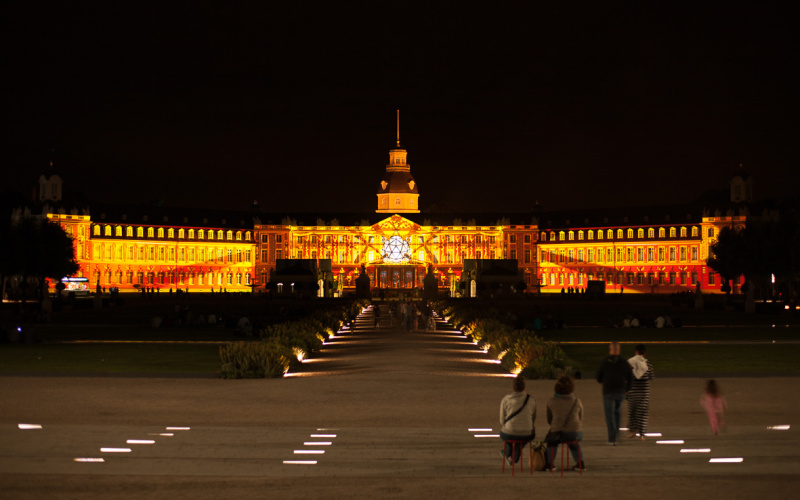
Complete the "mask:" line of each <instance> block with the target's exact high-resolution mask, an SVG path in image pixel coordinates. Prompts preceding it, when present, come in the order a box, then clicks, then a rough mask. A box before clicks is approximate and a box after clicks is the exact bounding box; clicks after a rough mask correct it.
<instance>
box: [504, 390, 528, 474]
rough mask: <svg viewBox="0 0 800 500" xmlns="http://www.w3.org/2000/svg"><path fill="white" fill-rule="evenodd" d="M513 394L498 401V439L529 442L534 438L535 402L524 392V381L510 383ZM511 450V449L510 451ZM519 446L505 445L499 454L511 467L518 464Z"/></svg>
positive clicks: (520, 450) (520, 449)
mask: <svg viewBox="0 0 800 500" xmlns="http://www.w3.org/2000/svg"><path fill="white" fill-rule="evenodd" d="M512 389H513V390H514V392H512V393H511V394H507V395H506V396H505V397H504V398H503V400H502V401H500V425H501V426H502V428H501V429H500V439H502V440H503V441H504V442H505V441H508V440H509V439H513V440H515V441H525V442H530V441H533V439H534V438H535V437H536V427H535V424H536V400H534V399H533V396H531V395H530V394H528V393H527V392H525V379H524V378H522V377H516V378H515V379H514V382H513V383H512ZM512 448H513V449H512ZM521 452H522V447H521V446H512V444H511V443H505V445H504V446H503V450H502V451H501V453H502V454H503V457H504V458H505V459H506V460H507V461H508V463H509V465H511V466H513V465H514V464H515V463H517V462H519V456H520V453H521Z"/></svg>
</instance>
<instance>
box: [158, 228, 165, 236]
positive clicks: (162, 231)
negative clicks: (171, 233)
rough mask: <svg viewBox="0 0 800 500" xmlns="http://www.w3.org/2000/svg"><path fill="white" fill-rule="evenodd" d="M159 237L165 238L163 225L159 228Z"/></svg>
mask: <svg viewBox="0 0 800 500" xmlns="http://www.w3.org/2000/svg"><path fill="white" fill-rule="evenodd" d="M158 237H159V238H163V237H164V228H163V227H160V228H158Z"/></svg>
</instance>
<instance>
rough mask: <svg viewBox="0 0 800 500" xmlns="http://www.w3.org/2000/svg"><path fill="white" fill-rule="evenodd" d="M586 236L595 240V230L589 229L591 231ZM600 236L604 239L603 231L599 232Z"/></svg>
mask: <svg viewBox="0 0 800 500" xmlns="http://www.w3.org/2000/svg"><path fill="white" fill-rule="evenodd" d="M586 237H587V239H590V240H593V239H594V231H592V230H591V229H590V230H589V233H588V234H587V235H586ZM598 237H599V238H600V239H603V233H598Z"/></svg>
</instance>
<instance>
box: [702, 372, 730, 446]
mask: <svg viewBox="0 0 800 500" xmlns="http://www.w3.org/2000/svg"><path fill="white" fill-rule="evenodd" d="M700 404H701V405H702V406H703V408H705V410H706V415H708V423H710V424H711V430H712V431H714V435H715V436H718V435H719V430H720V428H721V427H723V426H724V425H725V410H727V409H728V402H727V401H725V396H723V395H722V391H721V390H720V388H719V384H717V381H716V380H713V379H712V380H709V381H708V382H706V389H705V391H703V395H702V397H700Z"/></svg>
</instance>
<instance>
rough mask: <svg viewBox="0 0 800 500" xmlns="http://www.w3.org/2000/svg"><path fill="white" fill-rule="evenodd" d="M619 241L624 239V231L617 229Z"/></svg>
mask: <svg viewBox="0 0 800 500" xmlns="http://www.w3.org/2000/svg"><path fill="white" fill-rule="evenodd" d="M617 239H618V240H621V239H622V229H617Z"/></svg>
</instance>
